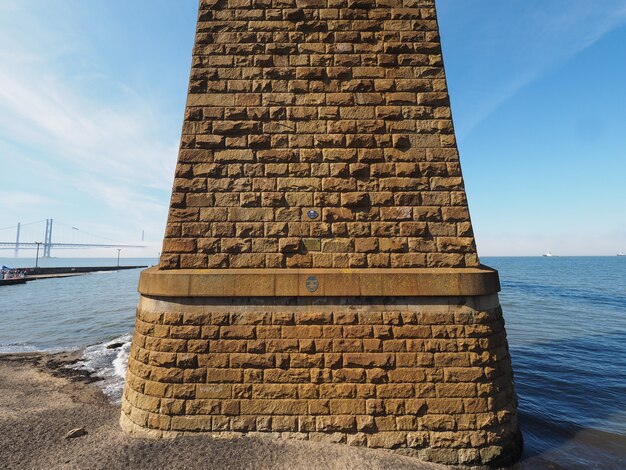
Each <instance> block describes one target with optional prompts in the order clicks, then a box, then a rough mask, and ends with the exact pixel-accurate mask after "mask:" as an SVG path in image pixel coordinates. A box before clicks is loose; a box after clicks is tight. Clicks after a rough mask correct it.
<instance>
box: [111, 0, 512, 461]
mask: <svg viewBox="0 0 626 470" xmlns="http://www.w3.org/2000/svg"><path fill="white" fill-rule="evenodd" d="M499 290H500V286H499V281H498V275H497V273H496V272H495V271H493V270H491V269H489V268H487V267H484V266H481V265H480V263H479V260H478V256H477V253H476V248H475V243H474V237H473V233H472V227H471V222H470V218H469V211H468V208H467V200H466V196H465V189H464V186H463V178H462V175H461V170H460V165H459V158H458V151H457V148H456V143H455V138H454V129H453V126H452V118H451V112H450V106H449V101H448V94H447V87H446V81H445V73H444V69H443V62H442V57H441V48H440V43H439V32H438V27H437V21H436V13H435V9H434V2H433V1H432V0H424V1H414V0H411V1H409V0H404V1H403V0H378V1H375V0H337V1H333V0H260V1H255V0H253V1H252V2H251V1H249V0H247V1H228V2H227V1H219V2H215V1H206V0H202V1H201V2H200V14H199V22H198V29H197V36H196V44H195V48H194V56H193V68H192V73H191V80H190V87H189V97H188V101H187V110H186V116H185V123H184V127H183V138H182V143H181V150H180V154H179V161H178V165H177V170H176V178H175V182H174V188H173V193H172V200H171V208H170V212H169V218H168V224H167V229H166V234H165V241H164V245H163V254H162V257H161V262H160V265H159V267H157V268H151V269H149V270H147V271H144V272H143V273H142V275H141V280H140V286H139V291H140V293H141V300H140V303H139V307H138V310H137V322H136V327H135V333H134V336H133V345H132V348H131V354H130V358H129V367H128V373H127V382H126V387H125V391H124V397H123V401H122V418H121V423H122V426H123V428H124V429H125V430H126V431H128V432H129V433H131V434H132V435H136V436H147V437H172V436H177V435H179V434H196V433H207V434H218V435H225V436H229V435H239V434H247V435H254V434H257V433H263V435H265V434H268V435H270V436H273V437H277V438H278V437H284V438H298V439H311V440H329V441H333V442H338V443H346V444H350V445H361V446H369V447H379V448H385V449H393V450H396V451H398V452H403V453H406V454H410V455H415V456H417V457H420V458H422V459H427V460H432V461H437V462H445V463H462V464H484V465H492V466H494V465H499V464H504V463H510V462H512V461H514V460H515V459H517V458H518V456H519V454H520V452H521V436H520V434H519V429H518V424H517V411H516V397H515V392H514V387H513V376H512V370H511V363H510V358H509V354H508V346H507V342H506V335H505V331H504V323H503V318H502V312H501V309H500V305H499V301H498V292H499Z"/></svg>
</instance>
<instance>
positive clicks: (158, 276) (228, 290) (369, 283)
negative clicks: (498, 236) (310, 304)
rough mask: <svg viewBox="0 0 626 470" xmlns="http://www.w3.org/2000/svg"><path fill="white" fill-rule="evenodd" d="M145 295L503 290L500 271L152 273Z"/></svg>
mask: <svg viewBox="0 0 626 470" xmlns="http://www.w3.org/2000/svg"><path fill="white" fill-rule="evenodd" d="M138 290H139V292H140V293H141V294H142V295H146V296H156V297H344V296H355V297H361V296H369V297H393V296H399V297H439V296H446V297H447V296H477V295H490V294H495V293H497V292H499V291H500V281H499V278H498V272H497V271H496V270H494V269H491V268H489V267H486V266H481V267H480V268H415V269H178V270H159V269H158V267H156V266H155V267H152V268H149V269H146V270H145V271H143V272H142V273H141V277H140V279H139V289H138Z"/></svg>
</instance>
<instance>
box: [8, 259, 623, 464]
mask: <svg viewBox="0 0 626 470" xmlns="http://www.w3.org/2000/svg"><path fill="white" fill-rule="evenodd" d="M18 261H19V262H18V263H16V260H14V259H0V264H4V265H7V266H12V267H26V266H32V263H33V261H32V260H18ZM42 262H43V263H46V264H45V265H47V266H52V265H54V266H67V265H71V266H89V265H95V266H99V265H102V266H111V265H115V264H116V263H117V260H110V259H106V260H93V259H90V260H87V259H80V260H77V259H52V260H43V261H42ZM154 262H155V260H154V259H134V260H123V264H126V265H143V264H145V265H151V264H154ZM482 262H483V263H485V264H487V265H489V266H492V267H494V268H496V269H498V270H499V271H500V280H501V284H502V292H501V294H500V300H501V303H502V308H503V310H504V317H505V320H506V324H507V333H508V338H509V345H510V350H511V357H512V360H513V368H514V371H515V382H516V390H517V393H518V396H519V412H520V422H521V425H522V431H523V433H524V439H525V451H524V460H523V462H522V468H525V469H530V468H565V469H588V468H597V469H624V468H626V257H611V258H609V257H579V258H574V257H562V258H561V257H552V258H483V259H482ZM40 264H41V263H40ZM138 279H139V270H132V271H119V272H106V273H93V274H88V275H85V276H79V277H72V278H64V279H49V280H39V281H34V282H30V283H28V284H26V285H17V286H7V287H0V352H12V353H15V352H27V351H62V350H71V349H84V352H83V360H82V361H81V362H80V363H79V364H78V365H77V367H82V368H85V369H87V370H91V371H93V372H94V374H96V375H98V376H100V377H102V379H103V380H102V381H101V382H100V384H101V386H102V388H103V389H104V391H105V393H107V394H108V395H109V396H110V397H111V399H112V400H113V401H118V402H119V398H120V396H121V391H122V388H123V380H124V371H125V368H126V361H127V358H128V351H129V346H130V343H129V341H130V338H131V334H132V328H133V322H134V317H135V305H136V303H137V299H138V294H137V291H136V288H137V283H138Z"/></svg>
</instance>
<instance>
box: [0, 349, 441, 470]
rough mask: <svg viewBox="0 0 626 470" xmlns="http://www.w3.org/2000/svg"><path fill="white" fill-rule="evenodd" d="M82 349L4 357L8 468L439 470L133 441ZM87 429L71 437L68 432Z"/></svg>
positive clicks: (265, 449) (0, 463) (2, 402)
mask: <svg viewBox="0 0 626 470" xmlns="http://www.w3.org/2000/svg"><path fill="white" fill-rule="evenodd" d="M78 357H79V353H69V354H13V355H1V356H0V467H1V468H7V469H77V468H81V469H82V468H90V469H94V468H98V469H117V468H119V469H129V468H132V469H144V468H145V469H148V468H150V469H156V468H168V469H195V468H198V469H200V468H207V469H208V468H210V469H216V470H218V469H225V470H240V469H241V470H243V469H247V470H256V469H259V470H260V469H263V470H269V469H276V470H278V469H284V470H287V469H289V470H299V469H302V470H304V469H306V470H312V469H329V470H331V469H332V470H334V469H338V470H339V469H341V470H350V469H355V470H356V469H359V470H363V469H367V470H379V469H380V470H383V469H384V470H390V469H394V470H436V469H444V468H448V467H444V466H441V465H435V464H430V463H422V462H419V461H416V460H415V459H412V458H409V457H403V456H399V455H394V454H393V453H390V452H386V451H377V450H372V449H364V448H356V447H349V446H345V445H333V444H324V443H316V442H304V441H279V440H274V439H267V438H240V439H229V440H226V439H211V438H208V437H193V438H184V439H177V440H174V441H150V440H140V439H131V438H129V437H128V436H126V435H124V434H123V433H122V431H121V430H120V428H119V425H118V419H119V413H120V411H119V407H118V406H117V405H113V404H111V403H110V402H109V401H108V400H107V398H106V397H105V395H104V394H103V393H102V392H101V391H100V389H98V388H97V387H96V386H94V385H93V384H91V383H90V382H94V379H93V378H91V377H90V376H89V375H88V374H85V373H83V372H78V371H74V370H70V369H66V368H65V367H64V365H66V364H68V363H71V362H72V361H75V360H76V359H78ZM81 427H82V428H85V430H86V431H87V435H84V436H82V437H77V438H72V439H66V437H65V436H66V434H67V433H68V431H70V430H72V429H75V428H81Z"/></svg>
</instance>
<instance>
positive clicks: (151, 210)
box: [0, 0, 626, 256]
mask: <svg viewBox="0 0 626 470" xmlns="http://www.w3.org/2000/svg"><path fill="white" fill-rule="evenodd" d="M438 8H439V15H440V18H439V19H440V26H441V29H442V38H443V47H444V59H445V63H446V69H447V72H448V82H449V87H450V93H451V98H452V104H453V113H454V120H455V125H456V129H457V135H458V137H459V147H460V151H461V162H462V165H463V170H464V175H465V180H466V186H467V189H468V196H469V200H470V210H471V213H472V219H473V223H474V230H475V232H476V237H477V242H478V248H479V253H480V254H481V255H482V256H489V255H537V254H541V253H544V252H546V251H552V252H553V253H554V254H560V255H603V254H605V255H614V254H615V253H617V252H618V251H626V149H625V146H624V137H625V136H626V92H625V89H626V48H625V47H624V45H626V0H601V1H597V2H589V1H588V0H510V1H507V2H502V1H501V0H480V1H479V0H439V1H438ZM196 9H197V0H176V1H173V0H150V1H148V0H134V1H131V2H129V1H121V0H90V1H89V2H86V1H84V0H56V1H55V2H44V1H42V0H19V1H17V0H0V229H1V228H3V227H8V226H12V225H15V224H16V223H17V222H19V221H21V222H30V221H35V220H41V219H45V218H54V219H55V220H58V221H60V222H63V223H65V224H67V225H71V226H77V227H79V228H80V229H81V230H83V231H86V232H91V233H100V234H102V235H103V236H105V237H107V238H112V239H116V240H123V241H127V242H137V241H139V238H140V236H141V231H142V230H145V234H146V241H147V243H148V244H149V245H150V248H149V249H146V250H143V251H130V250H129V251H128V252H127V255H131V254H134V255H142V254H145V255H149V256H153V255H154V254H156V253H157V252H158V251H159V249H160V240H161V238H162V236H163V226H164V223H165V218H166V213H167V204H168V199H169V193H170V187H171V181H172V178H173V170H174V166H175V162H176V154H177V147H178V141H179V138H180V129H181V125H182V116H183V108H184V102H185V93H186V87H187V80H188V74H189V67H190V60H191V48H192V45H193V35H194V23H195V17H196ZM13 236H14V234H13V233H12V232H10V231H2V230H0V240H5V239H10V238H12V237H13ZM40 238H42V237H40ZM112 251H114V250H110V249H109V250H108V251H101V252H97V251H92V252H90V253H88V254H91V255H105V256H106V255H110V256H113V255H114V254H115V255H116V254H117V253H116V252H115V253H112ZM67 254H71V255H73V256H77V255H85V254H87V253H84V252H79V251H74V252H71V253H67Z"/></svg>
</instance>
